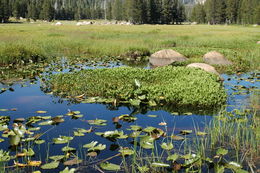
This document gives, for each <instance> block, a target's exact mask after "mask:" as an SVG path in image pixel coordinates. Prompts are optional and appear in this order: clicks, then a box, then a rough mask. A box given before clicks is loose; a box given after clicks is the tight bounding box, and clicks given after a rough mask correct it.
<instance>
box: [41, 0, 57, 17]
mask: <svg viewBox="0 0 260 173" xmlns="http://www.w3.org/2000/svg"><path fill="white" fill-rule="evenodd" d="M54 13H55V11H54V7H53V5H52V3H51V1H50V0H45V1H44V3H43V5H42V10H41V15H40V16H41V18H42V19H43V20H47V21H49V22H50V21H52V20H53V19H54Z"/></svg>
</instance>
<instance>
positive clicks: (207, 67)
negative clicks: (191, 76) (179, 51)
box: [187, 63, 219, 75]
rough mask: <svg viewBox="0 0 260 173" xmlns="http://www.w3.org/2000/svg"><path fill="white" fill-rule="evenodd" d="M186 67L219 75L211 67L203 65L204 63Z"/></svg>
mask: <svg viewBox="0 0 260 173" xmlns="http://www.w3.org/2000/svg"><path fill="white" fill-rule="evenodd" d="M187 67H190V68H200V69H202V70H204V71H207V72H210V73H214V74H216V75H219V73H218V72H217V71H216V69H215V68H214V67H213V66H211V65H208V64H205V63H192V64H189V65H187Z"/></svg>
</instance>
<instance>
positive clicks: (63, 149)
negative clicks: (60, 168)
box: [61, 146, 76, 152]
mask: <svg viewBox="0 0 260 173" xmlns="http://www.w3.org/2000/svg"><path fill="white" fill-rule="evenodd" d="M61 150H62V151H63V152H69V151H75V150H76V148H72V147H69V146H65V147H63V148H62V149H61Z"/></svg>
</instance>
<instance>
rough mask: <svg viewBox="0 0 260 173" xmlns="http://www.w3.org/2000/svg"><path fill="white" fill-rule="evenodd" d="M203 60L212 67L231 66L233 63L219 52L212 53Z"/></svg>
mask: <svg viewBox="0 0 260 173" xmlns="http://www.w3.org/2000/svg"><path fill="white" fill-rule="evenodd" d="M203 60H204V61H205V62H206V63H207V64H211V65H231V64H232V62H231V61H229V60H227V59H226V57H225V56H224V55H222V54H221V53H219V52H216V51H212V52H209V53H207V54H205V55H204V56H203Z"/></svg>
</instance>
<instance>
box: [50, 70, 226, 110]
mask: <svg viewBox="0 0 260 173" xmlns="http://www.w3.org/2000/svg"><path fill="white" fill-rule="evenodd" d="M218 81H219V77H218V76H216V75H214V74H210V73H207V72H204V71H202V70H199V69H190V68H185V67H171V66H169V67H161V68H156V69H153V70H150V69H139V68H131V67H120V68H113V69H94V70H83V71H79V72H75V73H68V74H56V75H52V76H51V79H50V80H49V81H48V82H47V83H46V84H47V86H46V88H45V89H46V91H50V90H51V91H52V92H54V94H56V95H61V96H72V97H75V96H78V95H84V97H87V98H86V99H85V100H84V101H85V102H105V103H114V102H116V103H127V104H131V105H133V106H140V105H141V104H148V105H150V106H157V105H164V104H176V105H182V106H183V105H185V106H189V105H193V106H201V107H205V106H206V107H214V106H219V105H222V104H223V103H224V102H225V101H226V93H225V90H224V88H223V86H222V84H221V83H220V82H218Z"/></svg>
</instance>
